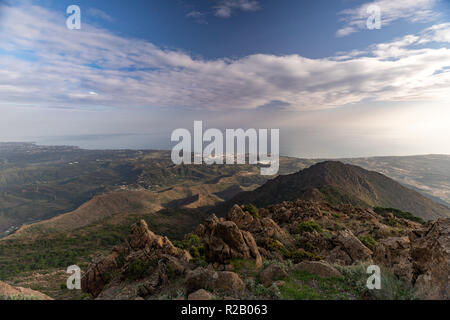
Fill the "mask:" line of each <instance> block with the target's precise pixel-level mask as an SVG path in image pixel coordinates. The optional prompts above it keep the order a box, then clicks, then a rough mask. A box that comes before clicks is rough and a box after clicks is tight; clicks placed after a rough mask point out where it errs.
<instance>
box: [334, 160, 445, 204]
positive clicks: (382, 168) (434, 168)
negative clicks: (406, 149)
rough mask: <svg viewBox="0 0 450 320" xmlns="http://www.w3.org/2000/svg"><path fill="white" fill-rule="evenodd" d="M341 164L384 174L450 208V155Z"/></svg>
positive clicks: (350, 161) (349, 161) (353, 161)
mask: <svg viewBox="0 0 450 320" xmlns="http://www.w3.org/2000/svg"><path fill="white" fill-rule="evenodd" d="M340 161H342V162H344V163H348V164H353V165H356V166H359V167H362V168H364V169H366V170H371V171H376V172H379V173H382V174H384V175H386V176H388V177H389V178H392V179H394V180H395V181H397V182H400V183H401V184H403V185H404V186H406V187H408V188H410V189H413V190H416V191H418V192H420V193H422V194H423V195H425V196H427V197H429V198H431V199H432V200H434V201H436V202H440V203H443V204H445V205H447V206H450V155H438V154H436V155H434V154H430V155H417V156H405V157H371V158H353V159H340Z"/></svg>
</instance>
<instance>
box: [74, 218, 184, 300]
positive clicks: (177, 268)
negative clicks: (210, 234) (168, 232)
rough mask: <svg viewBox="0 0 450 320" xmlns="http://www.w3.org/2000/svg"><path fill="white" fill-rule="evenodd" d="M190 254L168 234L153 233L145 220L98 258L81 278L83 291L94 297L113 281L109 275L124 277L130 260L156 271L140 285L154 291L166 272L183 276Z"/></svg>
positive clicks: (130, 262)
mask: <svg viewBox="0 0 450 320" xmlns="http://www.w3.org/2000/svg"><path fill="white" fill-rule="evenodd" d="M191 259H192V257H191V256H190V254H189V253H188V252H187V251H185V250H181V249H179V248H177V247H175V246H174V245H173V244H172V242H170V240H169V239H168V238H167V237H163V236H159V235H156V234H154V233H153V232H152V231H150V230H149V229H148V226H147V223H146V222H145V221H144V220H141V221H140V222H138V223H136V224H134V225H132V226H131V234H130V236H129V237H128V239H127V240H126V241H125V244H123V245H122V246H117V247H115V248H114V249H113V250H112V252H111V254H109V255H108V256H106V257H97V258H96V259H94V260H93V262H92V263H91V264H90V266H89V267H88V269H87V271H86V273H84V274H83V277H82V279H81V286H82V289H83V291H85V292H88V293H90V294H92V296H94V297H97V296H98V295H99V294H100V293H101V292H102V290H103V288H104V287H105V286H106V285H107V284H108V283H109V282H111V280H113V279H112V278H111V275H113V274H117V275H118V276H119V277H121V278H124V277H125V275H126V274H127V272H128V271H129V269H130V266H131V264H132V263H133V262H135V261H137V260H140V261H142V263H144V264H146V265H154V266H155V270H154V272H152V275H151V278H150V279H149V280H148V281H146V284H145V285H144V286H143V288H146V290H147V291H146V292H147V293H148V292H153V291H154V290H155V287H156V286H159V285H163V284H165V283H167V281H168V279H169V275H171V274H177V275H182V274H183V273H184V272H185V270H186V268H187V264H188V262H189V261H190V260H191Z"/></svg>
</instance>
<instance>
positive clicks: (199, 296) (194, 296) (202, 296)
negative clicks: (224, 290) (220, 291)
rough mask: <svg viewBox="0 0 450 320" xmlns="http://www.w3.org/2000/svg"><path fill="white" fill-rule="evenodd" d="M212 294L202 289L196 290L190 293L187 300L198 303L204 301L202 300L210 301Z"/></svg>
mask: <svg viewBox="0 0 450 320" xmlns="http://www.w3.org/2000/svg"><path fill="white" fill-rule="evenodd" d="M211 298H212V294H211V293H209V292H208V291H206V290H204V289H200V290H197V291H195V292H192V293H191V294H190V295H189V296H188V300H194V301H195V300H198V301H202V300H203V301H204V300H211Z"/></svg>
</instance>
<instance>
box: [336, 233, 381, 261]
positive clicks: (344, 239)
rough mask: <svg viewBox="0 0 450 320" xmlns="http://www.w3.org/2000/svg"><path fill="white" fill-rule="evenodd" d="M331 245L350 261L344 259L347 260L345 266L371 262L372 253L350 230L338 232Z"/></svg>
mask: <svg viewBox="0 0 450 320" xmlns="http://www.w3.org/2000/svg"><path fill="white" fill-rule="evenodd" d="M333 243H334V245H336V247H337V248H338V250H341V251H343V252H344V253H345V254H346V255H347V256H348V257H349V258H350V261H348V260H347V259H344V260H347V261H345V262H347V263H345V264H354V263H357V262H367V261H371V256H372V251H371V250H370V249H369V248H367V247H366V246H365V245H364V244H362V242H361V241H359V239H358V238H357V237H356V236H355V235H354V234H353V232H352V231H351V230H348V229H346V230H340V231H338V233H337V235H336V237H335V238H334V239H333ZM335 253H336V252H335ZM345 257H346V256H345ZM349 262H350V263H349Z"/></svg>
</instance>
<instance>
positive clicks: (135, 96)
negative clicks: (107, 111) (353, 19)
mask: <svg viewBox="0 0 450 320" xmlns="http://www.w3.org/2000/svg"><path fill="white" fill-rule="evenodd" d="M422 1H423V0H422ZM225 2H227V3H231V2H233V1H231V2H230V1H225ZM244 2H245V3H247V2H248V1H243V2H242V1H239V3H244ZM250 2H251V1H250ZM0 12H2V14H3V17H2V19H1V21H0V48H2V49H0V102H1V103H2V104H9V105H11V106H14V105H19V104H21V105H24V104H25V105H33V106H52V107H64V108H88V109H89V108H102V107H115V108H129V107H139V106H155V107H168V108H170V107H185V108H191V109H199V110H227V109H235V108H236V109H256V108H259V107H262V108H267V106H272V105H274V102H276V104H277V105H281V106H284V107H285V106H288V107H286V108H289V109H291V110H304V109H323V108H331V107H338V106H342V105H345V104H349V103H357V102H361V101H364V100H367V99H370V100H377V101H436V100H443V99H444V101H446V102H449V98H448V88H449V87H450V72H449V71H450V70H449V69H448V66H450V50H449V48H448V43H449V42H450V24H441V25H436V26H433V27H432V28H429V29H426V30H424V31H423V32H421V33H419V34H415V35H409V36H405V37H403V38H399V39H396V40H394V41H392V42H390V43H384V44H378V45H374V46H372V47H370V48H368V49H367V50H366V51H364V52H351V53H343V54H339V55H336V56H333V57H328V58H323V59H308V58H305V57H302V56H299V55H289V56H274V55H267V54H255V55H251V56H247V57H243V58H240V59H233V60H230V59H226V58H224V59H217V60H202V59H195V58H193V57H192V56H190V55H189V54H186V53H184V52H180V51H173V50H163V49H161V48H158V47H156V46H155V45H153V44H152V43H149V42H146V41H143V40H139V39H130V38H124V37H120V36H117V35H114V34H112V33H110V32H108V31H107V30H103V29H99V28H96V27H93V26H90V25H88V24H86V23H83V24H82V29H81V30H68V29H67V28H66V27H65V17H64V15H62V14H57V13H55V12H52V11H49V10H47V9H44V8H42V7H39V6H27V7H10V6H3V7H1V8H0Z"/></svg>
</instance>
